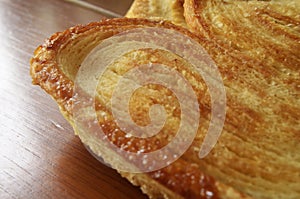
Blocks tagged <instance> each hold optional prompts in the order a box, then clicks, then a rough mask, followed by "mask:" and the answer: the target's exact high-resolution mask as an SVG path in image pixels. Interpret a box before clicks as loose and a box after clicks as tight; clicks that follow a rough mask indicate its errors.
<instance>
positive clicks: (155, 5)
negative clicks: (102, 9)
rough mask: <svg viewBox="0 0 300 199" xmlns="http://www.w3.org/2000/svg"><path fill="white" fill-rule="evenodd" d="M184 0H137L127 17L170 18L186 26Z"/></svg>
mask: <svg viewBox="0 0 300 199" xmlns="http://www.w3.org/2000/svg"><path fill="white" fill-rule="evenodd" d="M183 2H184V1H183V0H135V1H134V2H133V4H132V5H131V7H130V9H129V10H128V12H127V14H126V15H125V17H129V18H145V19H156V20H168V21H171V22H172V23H174V24H176V25H179V26H183V27H186V22H185V19H184V16H183Z"/></svg>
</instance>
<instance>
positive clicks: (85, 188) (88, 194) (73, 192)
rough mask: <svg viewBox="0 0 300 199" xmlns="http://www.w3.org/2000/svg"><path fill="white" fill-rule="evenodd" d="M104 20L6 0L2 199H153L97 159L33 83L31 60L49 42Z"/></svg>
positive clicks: (55, 1) (1, 31) (0, 78)
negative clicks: (57, 34)
mask: <svg viewBox="0 0 300 199" xmlns="http://www.w3.org/2000/svg"><path fill="white" fill-rule="evenodd" d="M122 1H123V0H119V2H122ZM98 2H101V0H99V1H98ZM103 2H105V0H102V3H103ZM106 2H109V1H106ZM115 2H116V1H115ZM123 2H124V1H123ZM103 5H104V4H103ZM127 5H129V4H128V2H127ZM118 9H119V10H120V6H118ZM126 9H127V8H126ZM124 13H125V12H123V13H120V14H124ZM103 17H104V16H103V15H102V14H100V13H98V12H95V11H93V10H91V9H87V8H83V7H82V6H79V5H75V4H73V3H70V2H65V1H62V0H51V1H50V0H0V36H1V38H0V69H1V71H0V111H1V113H0V147H1V148H0V149H1V152H0V198H1V199H3V198H39V199H40V198H55V199H59V198H113V199H115V198H125V199H126V198H146V197H145V196H144V195H143V194H142V193H141V191H140V190H139V189H138V188H136V187H134V186H132V185H131V184H130V183H128V182H127V181H126V180H125V179H123V178H121V177H120V176H119V175H118V174H117V172H115V171H114V170H112V169H110V168H108V167H106V166H104V165H102V164H101V163H100V162H98V161H97V160H96V159H94V158H93V157H92V156H91V155H90V154H89V153H88V152H87V150H86V149H85V147H84V146H83V145H82V143H81V142H80V140H79V138H78V137H76V136H75V135H74V134H73V130H72V128H71V127H70V125H69V124H68V123H67V122H66V120H65V119H64V118H63V117H62V116H61V114H60V113H59V111H58V107H57V105H56V104H55V102H54V101H53V100H52V99H51V98H50V97H49V96H48V95H47V94H46V93H45V92H44V91H42V90H41V89H40V88H39V87H37V86H33V85H31V77H30V76H29V59H30V57H31V56H32V54H33V51H34V49H35V48H36V47H37V46H38V45H39V44H41V43H43V41H44V39H45V38H47V37H48V36H50V35H51V34H52V33H54V32H56V31H62V30H64V29H66V28H68V27H70V26H73V25H75V24H78V23H87V22H90V21H96V20H100V19H101V18H103Z"/></svg>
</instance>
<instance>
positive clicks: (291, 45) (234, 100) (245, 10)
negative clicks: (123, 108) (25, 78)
mask: <svg viewBox="0 0 300 199" xmlns="http://www.w3.org/2000/svg"><path fill="white" fill-rule="evenodd" d="M292 2H294V3H295V2H296V1H292ZM222 3H223V4H224V5H223V4H222ZM222 3H221V2H219V1H186V2H185V4H184V6H185V13H184V14H185V17H186V21H187V24H188V26H190V28H191V30H193V31H194V32H195V33H196V34H198V35H199V37H196V36H195V35H193V34H191V33H190V32H188V31H187V30H185V29H182V28H179V27H177V26H173V25H171V24H170V23H167V22H154V21H149V20H145V19H114V20H107V21H102V22H99V23H91V24H89V25H86V26H76V27H74V28H71V29H69V30H66V31H65V32H62V33H57V34H55V35H53V36H52V37H51V38H50V39H49V40H48V41H47V42H46V43H45V44H44V45H43V46H40V47H39V48H38V49H37V50H36V52H35V56H34V57H33V59H32V61H31V75H32V77H33V81H34V83H35V84H39V85H40V86H41V87H42V88H43V89H45V90H46V91H47V92H48V93H49V94H50V95H51V96H52V97H53V98H54V99H55V100H56V101H57V102H58V104H59V105H60V108H61V110H62V112H63V114H64V115H65V117H66V118H67V119H68V120H69V121H70V122H71V123H72V91H73V81H74V75H75V74H76V71H77V70H78V68H79V66H80V64H81V62H82V60H83V59H84V57H85V56H86V55H87V54H88V53H89V52H90V50H91V49H92V48H93V47H94V46H95V45H97V43H99V42H100V41H101V40H102V39H105V38H107V37H110V36H112V35H114V34H116V33H118V32H122V31H124V30H128V29H132V28H136V27H145V26H146V27H164V28H169V29H176V30H178V31H180V32H182V33H184V34H187V35H189V36H191V37H192V38H194V39H195V40H197V41H198V42H199V43H200V44H201V45H202V46H203V47H204V48H205V49H206V50H207V52H208V53H209V54H210V55H211V57H212V58H213V60H214V61H215V62H216V64H217V65H218V67H219V71H220V73H221V75H222V78H223V81H224V85H225V87H226V94H227V117H226V121H225V126H224V129H223V132H222V135H221V137H220V139H219V141H218V143H217V145H216V146H215V148H214V150H213V151H212V152H211V153H210V154H209V155H208V156H207V157H205V158H204V159H201V160H200V159H199V158H198V156H197V155H198V152H199V146H200V145H201V143H202V141H203V137H204V136H205V133H206V131H207V127H208V124H209V120H210V111H211V105H210V98H209V91H208V90H207V88H206V86H205V84H204V83H203V80H202V79H201V77H198V76H194V75H193V74H192V73H191V72H190V71H192V70H189V69H190V65H189V64H188V63H186V62H185V61H184V60H180V58H178V57H176V56H175V55H169V54H167V53H166V52H161V51H152V50H140V51H138V52H132V53H137V54H138V57H139V59H137V60H135V59H133V58H134V57H136V56H132V55H131V54H128V55H126V56H127V57H126V56H125V59H124V60H123V61H121V63H122V64H119V65H115V66H112V67H115V68H114V69H113V70H111V71H113V72H114V73H107V76H106V80H105V81H104V84H102V87H101V86H100V87H99V89H100V91H102V92H104V93H105V92H108V93H106V95H105V96H107V95H108V96H109V95H110V93H109V89H108V91H107V89H105V88H109V87H110V86H111V83H113V84H114V83H115V82H114V81H115V80H114V78H113V77H114V76H117V77H119V76H122V72H120V73H119V72H118V69H120V71H122V69H123V68H124V67H125V68H126V67H132V65H130V64H132V63H135V64H139V63H143V61H147V62H148V61H149V60H151V61H152V62H154V63H155V62H158V63H159V62H169V63H170V65H171V66H172V67H174V68H176V70H178V71H179V72H180V71H183V70H184V69H187V70H186V71H188V74H187V75H186V76H185V77H186V78H187V79H188V80H191V79H196V84H195V85H193V89H194V90H195V91H196V93H197V95H198V97H199V99H198V100H199V103H200V110H201V125H200V128H199V129H198V133H197V136H196V139H195V140H194V142H193V144H192V146H191V147H190V149H189V150H188V151H187V152H186V153H185V154H184V155H183V156H182V157H181V158H180V159H179V160H178V161H176V162H175V163H173V164H172V165H170V166H168V167H166V168H164V169H161V170H159V171H156V172H153V173H149V174H147V175H146V174H143V175H136V176H134V177H135V178H136V179H135V180H134V177H133V178H131V177H132V176H131V175H129V174H126V173H122V175H123V176H125V177H127V178H128V179H129V180H131V181H132V182H134V183H135V184H137V185H139V186H141V187H142V189H143V190H144V191H145V192H146V193H147V194H149V195H150V196H153V197H158V198H159V197H165V196H166V195H165V196H164V194H163V193H164V191H166V190H165V188H166V187H167V188H168V190H171V191H172V192H174V193H176V195H175V196H176V197H180V196H181V197H186V198H218V197H219V198H242V197H245V198H246V196H244V194H245V195H246V194H248V195H250V196H253V197H255V198H270V197H271V198H297V197H298V196H299V194H300V190H299V187H300V186H299V183H300V176H299V175H298V174H299V171H300V162H299V159H300V157H299V151H300V148H299V147H300V145H299V139H300V137H299V132H300V126H299V122H298V119H299V118H300V115H299V113H300V110H299V109H300V101H299V99H300V98H299V90H300V86H299V85H300V79H299V63H300V62H299V54H298V53H297V52H299V45H300V43H299V29H298V27H299V26H298V25H299V19H298V17H299V15H297V13H296V11H297V9H296V8H297V7H295V6H296V4H297V3H295V4H294V5H293V4H292V3H290V4H287V5H285V4H284V3H283V4H281V3H280V2H277V1H276V3H274V4H271V3H270V5H269V7H268V3H269V2H263V1H249V2H248V1H247V2H245V1H226V2H222ZM270 8H272V9H270ZM288 8H291V9H288ZM286 9H288V10H289V11H287V10H286ZM276 11H278V12H279V11H280V12H281V13H279V14H278V13H277V14H274V13H276ZM220 13H222V14H220ZM260 13H264V14H262V15H260ZM266 13H267V14H266ZM295 13H296V14H295ZM270 16H271V18H272V17H273V18H272V19H275V18H276V19H277V21H274V20H273V21H272V20H270ZM260 17H262V18H264V20H261V19H259V18H260ZM279 19H280V20H281V21H280V20H279ZM241 20H243V21H241ZM262 22H264V24H265V26H262V25H261V24H260V23H262ZM279 22H280V23H279ZM285 22H289V23H285ZM222 28H224V29H223V30H222ZM78 41H80V42H78ZM79 49H80V50H79ZM74 55H77V56H74ZM175 60H176V61H175ZM178 60H179V61H178ZM189 72H190V73H191V74H189ZM111 80H113V81H111ZM101 89H102V90H101ZM151 90H155V91H158V94H154V95H153V96H149V98H147V97H145V98H142V101H143V102H145V104H146V105H147V106H151V105H152V104H154V101H153V100H155V99H160V97H161V94H166V95H170V94H168V92H167V91H164V90H163V89H161V88H159V87H148V88H145V90H144V91H141V92H144V93H147V92H149V91H151ZM99 93H100V92H99ZM142 96H145V95H144V94H143V93H142V94H141V95H140V96H139V97H142ZM170 96H171V95H170ZM137 97H138V94H137ZM151 97H152V98H151ZM99 98H101V95H100V96H99ZM102 98H103V96H102ZM102 98H101V99H102ZM149 99H151V100H149ZM157 102H159V103H162V104H164V103H166V101H164V100H161V101H160V100H157ZM171 102H173V100H171ZM171 102H170V103H171ZM168 103H169V102H168ZM97 105H98V106H97V107H96V109H97V111H99V112H101V111H102V112H105V113H106V114H107V115H108V116H109V117H107V119H106V120H102V119H101V117H98V118H99V120H100V121H99V122H100V123H101V125H102V127H103V129H104V131H105V133H106V134H107V136H108V137H109V138H110V140H111V141H112V142H113V143H114V144H116V145H117V146H122V147H123V148H125V149H126V150H129V151H137V150H138V149H139V147H141V146H144V147H145V148H146V149H149V151H151V150H155V149H157V148H159V147H161V146H163V145H164V144H165V143H166V141H168V140H169V139H170V137H171V136H172V133H173V132H174V127H176V124H178V123H177V122H176V118H178V116H177V115H176V111H177V108H175V109H174V110H172V111H174V114H173V119H172V120H170V121H172V122H171V123H170V124H169V125H167V126H166V127H165V129H163V130H162V132H161V134H159V135H158V136H156V137H154V138H153V139H149V140H142V139H135V138H126V137H125V134H124V132H122V131H121V130H120V129H119V128H118V126H116V125H115V124H114V121H113V118H112V117H111V113H110V111H109V108H108V107H106V106H105V104H103V103H101V102H98V103H97ZM135 105H138V100H134V102H133V107H134V106H135ZM172 106H173V107H176V106H178V105H177V104H176V103H174V104H172ZM137 111H138V109H137ZM145 111H146V109H145V110H143V111H141V114H137V115H136V116H134V118H135V120H136V121H137V122H140V123H141V124H144V123H147V122H148V121H147V117H145V114H144V112H145ZM135 113H136V112H135ZM99 115H100V114H98V116H99ZM138 115H139V116H138ZM167 124H168V123H167ZM79 136H82V137H81V138H82V140H83V141H84V142H86V144H88V145H89V143H88V140H89V139H88V137H89V136H90V135H79ZM147 146H148V147H147ZM98 153H99V154H98V155H102V154H101V152H99V151H98ZM104 159H105V157H104ZM144 179H147V180H148V181H149V183H148V184H151V183H152V181H151V179H152V180H154V181H155V182H159V184H155V182H154V184H155V185H153V186H152V185H151V186H152V187H150V188H149V187H147V183H145V181H143V180H144ZM195 179H196V180H195ZM141 182H144V183H141ZM225 184H226V185H225ZM161 185H162V186H163V187H161ZM153 187H156V190H153V189H154V188H153ZM231 187H233V188H231ZM236 190H237V191H236ZM239 192H241V193H243V194H240V193H239ZM168 196H169V197H170V196H173V195H168Z"/></svg>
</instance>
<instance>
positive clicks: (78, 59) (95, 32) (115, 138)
mask: <svg viewBox="0 0 300 199" xmlns="http://www.w3.org/2000/svg"><path fill="white" fill-rule="evenodd" d="M139 27H161V28H166V29H173V30H177V31H179V32H181V33H183V34H185V35H188V36H190V37H191V38H193V39H195V40H196V41H198V42H201V43H203V44H205V45H206V46H207V47H209V46H210V48H211V49H212V48H213V45H212V44H210V43H209V42H207V41H202V40H201V39H199V38H197V37H196V36H195V35H193V34H192V33H190V32H189V31H188V30H186V29H183V28H180V27H178V26H175V25H172V24H171V23H168V22H162V21H149V20H146V19H126V18H124V19H111V20H104V21H101V22H95V23H91V24H88V25H85V26H76V27H73V28H70V29H68V30H66V31H64V32H60V33H56V34H54V35H52V36H51V37H50V38H49V39H48V40H47V41H46V42H45V44H43V45H41V46H39V47H38V48H37V49H36V51H35V54H34V57H33V58H32V59H31V71H30V73H31V76H32V79H33V83H34V84H37V85H40V86H41V87H42V88H43V89H44V90H45V91H46V92H47V93H49V94H50V95H51V96H52V97H53V98H54V100H55V101H56V102H57V103H58V105H59V107H60V110H61V112H62V114H63V115H64V116H65V118H66V119H67V120H68V121H69V122H70V123H71V125H72V126H73V127H75V125H74V119H73V106H72V104H73V100H74V98H72V96H73V90H74V80H75V76H76V73H77V71H78V69H79V67H80V65H81V63H82V61H83V60H84V58H85V56H86V55H87V54H88V53H90V51H91V50H92V49H93V48H94V47H95V46H96V45H97V44H99V43H100V42H101V40H103V39H105V38H108V37H110V36H113V35H115V34H117V33H120V32H123V31H126V30H130V29H133V28H139ZM149 61H150V62H153V63H161V62H162V63H164V64H167V65H168V66H172V67H174V68H177V70H178V71H179V72H182V73H183V70H185V71H186V73H185V74H186V75H187V78H196V80H197V81H196V82H195V84H194V88H195V89H196V91H197V92H198V93H199V94H201V93H202V94H201V95H203V96H205V95H207V89H206V87H205V85H204V84H203V81H202V80H201V79H200V78H199V77H196V76H193V74H192V73H191V71H189V70H188V68H189V67H190V66H189V65H188V64H187V63H186V61H184V60H181V58H180V57H178V56H177V55H174V54H170V53H167V52H164V51H161V50H157V49H156V50H155V49H154V50H151V49H141V50H139V51H137V52H132V53H129V54H127V55H126V56H125V57H124V58H122V59H121V60H119V61H118V62H117V63H116V64H113V65H112V66H111V68H110V70H108V71H107V72H106V73H105V74H104V80H103V81H102V82H100V85H101V84H102V86H101V87H100V88H99V92H98V93H99V96H98V95H97V98H98V99H100V100H99V101H97V102H96V103H97V106H96V110H97V113H99V114H98V116H99V115H101V113H105V115H106V116H107V117H106V119H105V121H104V120H102V119H103V118H102V119H101V117H99V122H100V125H101V126H102V127H103V129H104V133H106V134H107V136H108V137H109V138H110V140H111V141H112V142H113V143H114V144H115V145H117V146H121V145H122V147H123V148H126V149H127V150H132V151H135V150H136V147H137V146H140V147H143V146H146V147H144V148H150V150H155V149H157V148H159V147H160V146H161V145H163V144H164V143H166V142H168V140H167V139H165V138H166V136H167V137H168V136H169V137H170V136H171V135H172V134H173V132H172V129H173V128H174V127H176V126H178V123H177V122H176V120H175V122H174V121H173V120H170V122H169V123H168V124H166V125H167V127H166V128H164V132H162V134H161V133H160V134H158V136H156V137H154V139H149V141H140V140H137V139H135V138H126V136H125V134H123V133H122V131H121V130H120V129H119V128H118V126H116V125H115V124H114V120H113V118H112V115H111V112H110V111H109V108H108V107H107V106H106V105H105V103H103V101H102V102H101V99H104V98H103V96H109V95H111V94H110V93H111V91H110V89H107V87H105V86H103V84H104V85H107V86H108V87H109V86H110V85H111V83H113V84H114V83H115V81H116V80H115V77H117V76H119V75H121V74H122V71H123V72H124V70H126V68H128V67H129V68H130V67H133V66H134V65H136V64H143V63H149ZM147 91H151V92H152V93H154V94H153V96H152V98H146V97H143V96H144V95H141V97H142V98H141V99H136V100H134V101H133V105H134V106H133V107H135V106H140V105H139V104H141V103H140V102H141V101H142V102H144V103H142V104H145V105H146V106H151V105H153V103H154V102H153V101H152V100H153V99H157V100H158V101H160V102H161V103H162V104H164V103H165V104H166V102H165V101H164V100H163V99H167V98H163V97H162V96H161V94H168V92H166V91H165V90H164V89H161V88H160V87H155V86H154V87H149V88H146V90H145V91H144V92H147ZM154 91H157V92H154ZM100 93H102V94H103V96H102V97H101V95H100ZM168 96H170V97H171V99H172V100H169V101H167V104H168V103H173V101H176V100H174V99H173V98H174V96H173V98H172V95H170V94H169V95H168ZM160 98H161V99H162V100H159V99H160ZM149 99H152V100H149ZM201 103H202V105H201V107H202V109H203V119H204V120H203V123H205V120H207V119H208V117H209V113H208V112H209V111H208V110H206V109H209V108H208V107H206V108H205V106H206V105H205V106H204V104H206V103H207V99H203V100H201ZM167 104H166V105H167ZM207 106H209V105H207ZM169 107H171V109H170V111H171V113H172V114H171V115H173V114H174V115H173V116H172V118H173V119H176V118H177V117H178V113H176V112H178V109H177V108H179V107H178V104H176V103H175V104H174V103H173V105H172V106H169ZM176 107H177V108H176ZM173 108H174V109H173ZM144 111H145V110H144ZM172 111H173V112H172ZM83 116H84V117H86V118H88V117H89V116H88V115H83ZM145 118H146V117H145V113H143V112H142V114H141V115H136V118H135V119H136V121H137V122H140V123H143V122H145V120H146V119H145ZM172 118H171V119H172ZM146 122H147V121H146ZM74 130H75V132H76V133H77V134H78V135H79V137H80V138H81V140H82V141H83V143H84V144H86V145H87V146H88V147H90V148H91V149H92V151H93V152H94V153H95V154H96V155H98V156H101V157H103V158H104V160H105V161H106V162H107V163H109V164H111V165H113V166H114V163H115V162H114V157H115V156H114V155H115V154H114V153H113V152H111V151H109V150H107V149H104V148H103V147H102V146H99V145H98V144H97V142H95V137H94V135H91V134H89V133H85V132H80V131H78V129H76V128H75V129H74ZM112 131H113V132H115V133H112ZM204 134H205V132H202V130H199V131H198V135H197V139H196V140H195V143H193V146H192V147H191V149H190V150H189V151H188V152H187V153H186V154H185V155H184V156H183V157H182V158H180V159H178V160H177V161H176V162H174V163H173V164H171V165H170V166H167V167H166V168H163V169H160V170H157V171H153V172H150V173H128V172H122V171H119V172H120V173H121V175H122V176H124V177H126V178H127V179H128V180H129V181H131V182H132V183H133V184H135V185H138V186H141V189H142V190H143V191H144V192H145V193H146V194H148V195H149V197H150V198H203V197H204V198H205V197H206V198H248V197H247V196H246V195H244V194H241V193H239V192H238V191H236V190H235V189H234V188H232V187H229V186H228V185H226V184H224V183H222V182H221V181H215V180H214V178H213V177H212V176H209V175H206V174H205V173H204V172H202V169H201V168H200V165H197V162H194V160H193V159H195V158H197V159H198V154H196V153H195V152H196V151H197V149H198V147H199V146H200V143H199V140H201V139H202V138H203V136H204ZM121 138H122V139H121ZM146 152H147V151H146Z"/></svg>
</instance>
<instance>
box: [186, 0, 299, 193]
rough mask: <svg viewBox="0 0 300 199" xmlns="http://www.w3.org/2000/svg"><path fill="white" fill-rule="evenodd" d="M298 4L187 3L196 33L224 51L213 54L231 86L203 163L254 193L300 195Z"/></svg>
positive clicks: (211, 0) (208, 0)
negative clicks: (217, 136) (217, 135)
mask: <svg viewBox="0 0 300 199" xmlns="http://www.w3.org/2000/svg"><path fill="white" fill-rule="evenodd" d="M299 3H300V2H299V1H231V0H226V1H214V0H204V1H203V0H186V1H185V3H184V8H185V12H184V14H185V18H186V21H187V24H188V26H189V27H190V29H191V31H193V32H194V33H196V34H198V35H199V36H201V37H203V38H207V39H208V40H210V41H212V42H215V45H217V46H219V47H220V49H222V50H224V52H226V55H219V56H215V57H214V58H215V61H216V62H217V64H218V66H219V69H220V71H221V73H222V75H223V78H224V83H225V85H226V86H227V88H228V89H227V97H228V98H227V99H228V102H227V106H228V111H227V119H226V123H225V127H224V130H223V134H222V137H221V138H220V140H219V144H218V145H217V146H216V147H215V149H214V153H215V154H211V155H210V156H208V157H207V158H205V160H204V163H199V164H201V165H202V167H203V168H205V170H206V171H207V172H208V173H210V174H214V176H215V177H216V178H218V179H223V180H224V181H227V182H230V183H229V184H231V185H232V186H233V187H235V188H237V189H238V190H240V191H242V192H245V193H248V194H250V195H252V196H254V197H256V198H298V197H299V195H300V192H299V189H298V188H296V187H298V186H299V182H300V177H299V176H295V175H293V173H294V172H296V171H297V170H298V171H299V168H300V167H299V166H300V165H299V156H298V155H297V154H296V153H297V152H296V151H298V150H299V132H300V127H299V125H298V124H297V122H296V120H295V118H299V117H300V115H299V111H300V110H299V107H300V102H299V96H300V93H299V86H296V85H299V83H300V78H299V77H300V76H299V68H300V54H299V53H298V52H300V29H299V27H300V18H299V17H300V16H299V13H300V5H299ZM208 50H209V49H208ZM230 61H231V62H232V63H229V62H230ZM222 65H223V66H225V67H224V68H223V66H222ZM241 142H242V143H243V144H242V146H241V145H239V144H238V143H240V144H241ZM279 143H280V144H279ZM222 145H223V146H222ZM220 146H222V147H220ZM221 151H223V152H221ZM220 152H221V154H219V155H217V153H220ZM291 154H293V155H291ZM220 156H223V157H226V158H222V160H221V161H220V159H219V158H220ZM232 162H234V164H232ZM228 167H229V168H230V169H228V170H227V169H225V168H228ZM266 168H267V169H266ZM226 170H227V171H226Z"/></svg>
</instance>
